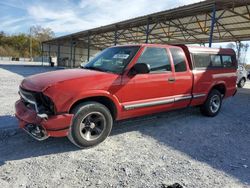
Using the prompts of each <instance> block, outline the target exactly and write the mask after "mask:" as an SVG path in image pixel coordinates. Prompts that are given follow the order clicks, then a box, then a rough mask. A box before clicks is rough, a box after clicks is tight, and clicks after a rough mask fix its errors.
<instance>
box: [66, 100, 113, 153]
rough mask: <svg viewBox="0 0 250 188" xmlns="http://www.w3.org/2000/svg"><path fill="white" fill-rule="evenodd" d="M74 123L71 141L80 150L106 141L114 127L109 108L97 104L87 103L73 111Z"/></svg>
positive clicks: (70, 132) (71, 129)
mask: <svg viewBox="0 0 250 188" xmlns="http://www.w3.org/2000/svg"><path fill="white" fill-rule="evenodd" d="M73 113H74V118H73V123H72V125H71V127H70V129H69V133H68V138H69V140H70V141H71V142H72V143H73V144H75V145H76V146H78V147H80V148H84V147H90V146H94V145H97V144H99V143H101V142H102V141H104V140H105V139H106V138H107V137H108V135H109V133H110V131H111V129H112V125H113V118H112V116H111V113H110V111H109V110H108V108H107V107H106V106H104V105H102V104H100V103H97V102H85V103H82V104H80V105H78V106H76V107H75V108H74V109H73Z"/></svg>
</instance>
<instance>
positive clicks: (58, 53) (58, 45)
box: [57, 43, 61, 66]
mask: <svg viewBox="0 0 250 188" xmlns="http://www.w3.org/2000/svg"><path fill="white" fill-rule="evenodd" d="M60 55H61V54H60V44H59V43H58V44H57V66H58V65H59V59H60Z"/></svg>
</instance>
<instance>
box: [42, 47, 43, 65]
mask: <svg viewBox="0 0 250 188" xmlns="http://www.w3.org/2000/svg"><path fill="white" fill-rule="evenodd" d="M42 66H43V42H42Z"/></svg>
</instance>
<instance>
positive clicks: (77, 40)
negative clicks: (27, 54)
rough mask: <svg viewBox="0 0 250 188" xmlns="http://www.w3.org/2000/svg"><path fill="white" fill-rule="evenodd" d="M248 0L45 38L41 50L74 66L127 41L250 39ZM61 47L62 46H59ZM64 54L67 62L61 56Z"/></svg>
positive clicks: (210, 1)
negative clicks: (105, 49) (101, 51)
mask: <svg viewBox="0 0 250 188" xmlns="http://www.w3.org/2000/svg"><path fill="white" fill-rule="evenodd" d="M249 10H250V0H206V1H202V2H199V3H195V4H191V5H187V6H182V7H178V8H174V9H171V10H166V11H162V12H157V13H154V14H150V15H146V16H142V17H137V18H133V19H129V20H125V21H122V22H118V23H114V24H110V25H106V26H102V27H98V28H94V29H89V30H85V31H81V32H77V33H73V34H69V35H65V36H61V37H57V38H54V39H52V40H49V41H45V42H43V44H42V49H43V54H44V55H46V56H50V55H52V54H53V55H56V56H57V57H58V59H59V61H58V63H59V65H61V66H71V67H74V66H78V64H79V62H80V61H83V60H86V59H89V58H90V56H91V55H93V54H95V53H96V52H98V51H99V50H101V49H103V48H106V47H109V46H113V45H117V44H129V43H164V44H166V43H171V44H200V45H202V44H205V43H209V46H210V47H211V46H212V43H213V42H240V41H245V40H249V39H250V11H249ZM62 48H63V49H64V50H62ZM62 56H65V57H67V58H68V63H67V64H66V63H65V62H62V61H61V59H62V58H61V57H62Z"/></svg>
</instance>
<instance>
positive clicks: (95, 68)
mask: <svg viewBox="0 0 250 188" xmlns="http://www.w3.org/2000/svg"><path fill="white" fill-rule="evenodd" d="M83 68H84V69H89V70H97V71H102V72H103V71H105V70H103V69H101V68H98V67H83Z"/></svg>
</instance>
